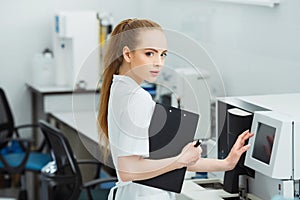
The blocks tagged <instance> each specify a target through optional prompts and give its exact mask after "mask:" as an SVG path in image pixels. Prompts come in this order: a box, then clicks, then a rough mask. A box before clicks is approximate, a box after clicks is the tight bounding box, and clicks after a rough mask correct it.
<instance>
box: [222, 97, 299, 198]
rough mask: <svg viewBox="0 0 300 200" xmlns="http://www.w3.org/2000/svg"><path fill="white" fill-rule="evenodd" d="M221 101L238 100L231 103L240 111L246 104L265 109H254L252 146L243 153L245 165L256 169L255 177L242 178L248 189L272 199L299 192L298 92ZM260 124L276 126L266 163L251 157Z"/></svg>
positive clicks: (251, 192) (230, 100)
mask: <svg viewBox="0 0 300 200" xmlns="http://www.w3.org/2000/svg"><path fill="white" fill-rule="evenodd" d="M221 101H222V102H239V103H236V104H235V103H232V104H231V105H234V106H235V107H236V108H240V109H242V110H243V109H246V110H247V108H246V106H245V105H246V104H248V105H249V104H251V105H254V106H258V107H261V108H265V109H266V111H254V117H253V121H252V126H251V131H252V132H254V137H253V138H251V139H249V143H250V145H251V147H250V149H249V150H248V151H247V153H246V158H245V163H244V164H245V166H248V167H250V168H252V169H253V170H255V177H254V178H251V177H247V176H245V177H243V178H245V180H247V181H245V182H246V183H247V186H246V187H247V188H248V191H247V192H248V193H250V194H251V195H255V196H256V197H259V198H261V199H271V198H272V197H274V196H276V195H281V196H282V197H284V198H294V197H295V196H298V195H299V193H300V191H299V180H300V145H299V144H298V143H299V141H300V106H299V102H300V94H299V93H297V94H275V95H258V96H243V97H225V98H222V99H221ZM259 124H264V125H267V126H270V127H273V128H274V129H275V132H274V133H275V134H274V142H273V147H272V151H271V154H270V158H269V159H270V160H269V162H265V161H262V160H259V159H257V158H255V156H253V152H254V148H255V142H256V141H255V140H256V138H257V137H259V134H260V133H259V131H258V127H259V126H260V125H259ZM262 153H264V152H262ZM243 178H242V179H243ZM244 187H245V186H244Z"/></svg>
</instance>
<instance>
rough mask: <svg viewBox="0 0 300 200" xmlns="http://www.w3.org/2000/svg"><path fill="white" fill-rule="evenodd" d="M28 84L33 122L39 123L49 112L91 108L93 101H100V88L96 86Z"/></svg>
mask: <svg viewBox="0 0 300 200" xmlns="http://www.w3.org/2000/svg"><path fill="white" fill-rule="evenodd" d="M26 85H27V87H28V89H29V91H30V93H31V105H32V122H33V123H37V121H38V120H39V119H46V118H47V113H50V112H55V111H58V112H71V111H73V110H74V109H75V110H90V109H91V108H93V107H94V106H95V104H91V103H93V102H98V101H97V99H98V98H99V90H96V89H94V88H87V89H85V90H74V88H72V87H69V86H39V85H33V84H30V83H27V84H26ZM95 99H96V100H95ZM87 102H91V103H90V104H88V103H87Z"/></svg>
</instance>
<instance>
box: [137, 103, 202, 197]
mask: <svg viewBox="0 0 300 200" xmlns="http://www.w3.org/2000/svg"><path fill="white" fill-rule="evenodd" d="M198 119H199V115H198V114H196V113H192V112H189V111H186V110H181V109H178V108H174V107H171V106H166V105H162V104H158V103H157V104H156V105H155V108H154V112H153V115H152V118H151V122H150V127H149V158H150V159H163V158H169V157H173V156H177V155H178V154H180V153H181V151H182V148H183V147H184V146H185V145H186V144H188V143H189V142H192V141H193V140H194V136H195V132H196V129H197V124H198ZM185 172H186V168H181V169H177V170H173V171H170V172H167V173H165V174H162V175H160V176H157V177H154V178H151V179H147V180H141V181H134V182H135V183H140V184H143V185H147V186H151V187H155V188H160V189H163V190H167V191H172V192H176V193H180V192H181V189H182V184H183V181H184V176H185Z"/></svg>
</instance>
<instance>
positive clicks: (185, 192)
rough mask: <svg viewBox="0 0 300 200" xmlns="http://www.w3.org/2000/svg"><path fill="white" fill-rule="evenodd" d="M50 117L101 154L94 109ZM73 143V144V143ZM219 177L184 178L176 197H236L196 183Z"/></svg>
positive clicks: (212, 199)
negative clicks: (178, 195) (72, 131)
mask: <svg viewBox="0 0 300 200" xmlns="http://www.w3.org/2000/svg"><path fill="white" fill-rule="evenodd" d="M50 118H51V119H52V120H56V121H58V122H59V123H63V124H65V125H67V126H69V127H70V128H72V129H73V130H76V131H77V133H78V134H79V138H80V140H81V141H82V143H83V144H84V146H85V147H86V148H87V150H88V151H89V152H90V153H91V154H92V155H93V156H94V157H95V158H97V157H99V156H101V152H100V151H99V146H98V141H99V138H98V131H97V126H96V124H97V123H96V119H97V113H96V112H94V111H81V112H76V113H74V112H51V113H50ZM73 145H74V144H73ZM219 182H220V180H219V179H215V178H209V179H190V180H185V181H184V183H183V188H182V192H181V194H182V195H181V197H180V198H178V199H182V200H184V199H186V200H191V199H193V200H198V199H199V200H200V199H201V200H203V199H205V200H221V199H223V198H231V197H238V195H237V194H229V193H227V192H225V191H224V190H222V189H207V187H201V186H199V185H198V184H200V185H201V184H204V185H206V184H209V183H219Z"/></svg>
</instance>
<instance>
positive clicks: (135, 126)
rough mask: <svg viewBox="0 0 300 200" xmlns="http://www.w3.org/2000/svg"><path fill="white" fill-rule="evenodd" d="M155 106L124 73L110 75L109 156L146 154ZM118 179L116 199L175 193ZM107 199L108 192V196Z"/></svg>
mask: <svg viewBox="0 0 300 200" xmlns="http://www.w3.org/2000/svg"><path fill="white" fill-rule="evenodd" d="M154 107H155V102H154V101H153V100H152V97H151V95H150V94H149V93H148V92H147V91H145V90H144V89H143V88H141V87H140V86H139V85H138V84H137V83H136V82H135V81H134V80H133V79H131V78H130V77H128V76H121V75H114V76H113V83H112V85H111V89H110V98H109V103H108V117H107V119H108V135H109V141H110V149H111V153H112V159H113V162H114V165H115V167H116V168H118V157H120V156H130V155H139V156H143V157H148V156H149V140H148V128H149V125H150V121H151V117H152V114H153V110H154ZM117 176H118V179H119V181H120V182H119V183H117V185H118V190H117V194H116V200H128V199H130V200H138V199H147V200H151V199H153V200H164V199H166V200H170V199H174V197H175V194H174V193H172V192H168V191H164V190H161V189H157V188H153V187H149V186H145V185H141V184H137V183H133V182H131V181H129V182H122V181H121V179H120V177H119V174H118V172H117ZM110 198H111V195H110V197H109V199H110Z"/></svg>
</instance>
